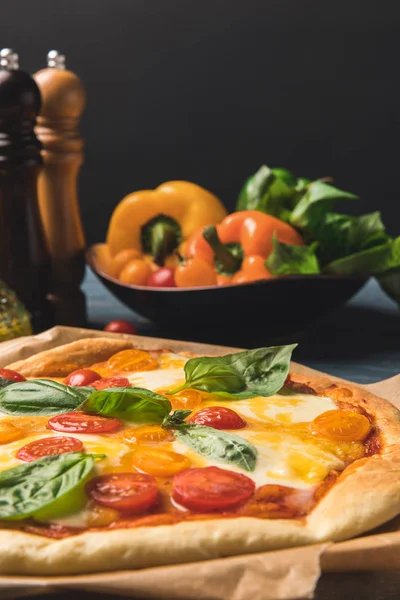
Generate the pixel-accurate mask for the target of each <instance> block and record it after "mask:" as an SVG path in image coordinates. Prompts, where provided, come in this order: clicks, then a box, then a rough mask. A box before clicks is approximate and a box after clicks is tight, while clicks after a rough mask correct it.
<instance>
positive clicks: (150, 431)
mask: <svg viewBox="0 0 400 600" xmlns="http://www.w3.org/2000/svg"><path fill="white" fill-rule="evenodd" d="M122 435H123V437H124V439H125V441H126V442H129V443H131V444H154V443H157V442H172V440H173V439H174V436H173V434H172V431H169V430H168V429H163V428H162V427H160V426H159V425H144V426H143V427H132V428H129V429H125V431H123V433H122Z"/></svg>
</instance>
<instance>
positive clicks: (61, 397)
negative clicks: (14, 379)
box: [0, 379, 93, 415]
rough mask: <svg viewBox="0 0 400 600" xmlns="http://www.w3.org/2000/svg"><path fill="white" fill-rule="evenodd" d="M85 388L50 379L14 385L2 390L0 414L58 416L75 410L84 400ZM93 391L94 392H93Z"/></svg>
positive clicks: (0, 394)
mask: <svg viewBox="0 0 400 600" xmlns="http://www.w3.org/2000/svg"><path fill="white" fill-rule="evenodd" d="M77 390H83V388H72V387H68V386H67V385H63V384H62V383H57V382H56V381H50V380H48V379H32V380H30V381H21V382H18V383H12V384H11V385H8V386H7V387H3V388H1V389H0V412H3V413H6V414H9V415H57V414H60V413H63V412H69V411H71V410H75V409H76V408H78V406H79V405H80V404H81V402H82V401H83V400H84V396H83V394H84V391H77ZM92 391H93V390H92Z"/></svg>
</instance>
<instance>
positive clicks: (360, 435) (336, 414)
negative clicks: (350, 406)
mask: <svg viewBox="0 0 400 600" xmlns="http://www.w3.org/2000/svg"><path fill="white" fill-rule="evenodd" d="M370 429H371V424H370V422H369V421H368V419H367V417H365V416H364V415H361V414H360V413H357V412H353V411H351V410H328V411H327V412H324V413H322V415H319V416H318V417H316V418H315V419H314V421H313V422H312V423H311V430H312V432H313V433H315V434H317V435H322V436H323V437H327V438H329V439H332V440H337V441H340V442H359V441H362V440H363V439H365V438H366V437H367V435H368V433H369V431H370Z"/></svg>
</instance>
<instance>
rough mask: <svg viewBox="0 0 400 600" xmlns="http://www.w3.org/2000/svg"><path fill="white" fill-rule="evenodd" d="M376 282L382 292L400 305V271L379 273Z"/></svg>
mask: <svg viewBox="0 0 400 600" xmlns="http://www.w3.org/2000/svg"><path fill="white" fill-rule="evenodd" d="M377 280H378V283H379V285H380V286H381V288H382V289H383V291H384V292H386V293H387V294H388V295H389V296H390V297H391V298H392V299H393V300H394V301H395V302H397V304H399V305H400V269H393V270H391V271H388V272H387V273H381V274H380V275H378V276H377Z"/></svg>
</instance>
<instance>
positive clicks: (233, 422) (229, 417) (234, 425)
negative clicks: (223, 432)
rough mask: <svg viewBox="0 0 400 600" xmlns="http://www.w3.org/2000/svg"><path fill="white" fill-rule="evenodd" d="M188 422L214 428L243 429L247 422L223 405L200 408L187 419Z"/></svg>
mask: <svg viewBox="0 0 400 600" xmlns="http://www.w3.org/2000/svg"><path fill="white" fill-rule="evenodd" d="M187 422H188V423H196V425H206V426H207V427H213V428H214V429H243V427H246V425H247V423H246V421H244V420H243V419H242V417H241V416H239V415H238V414H237V413H236V412H235V411H234V410H231V409H230V408H225V407H224V406H209V407H207V408H202V409H201V410H199V411H198V412H197V413H195V414H194V415H191V416H190V417H189V418H188V419H187Z"/></svg>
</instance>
